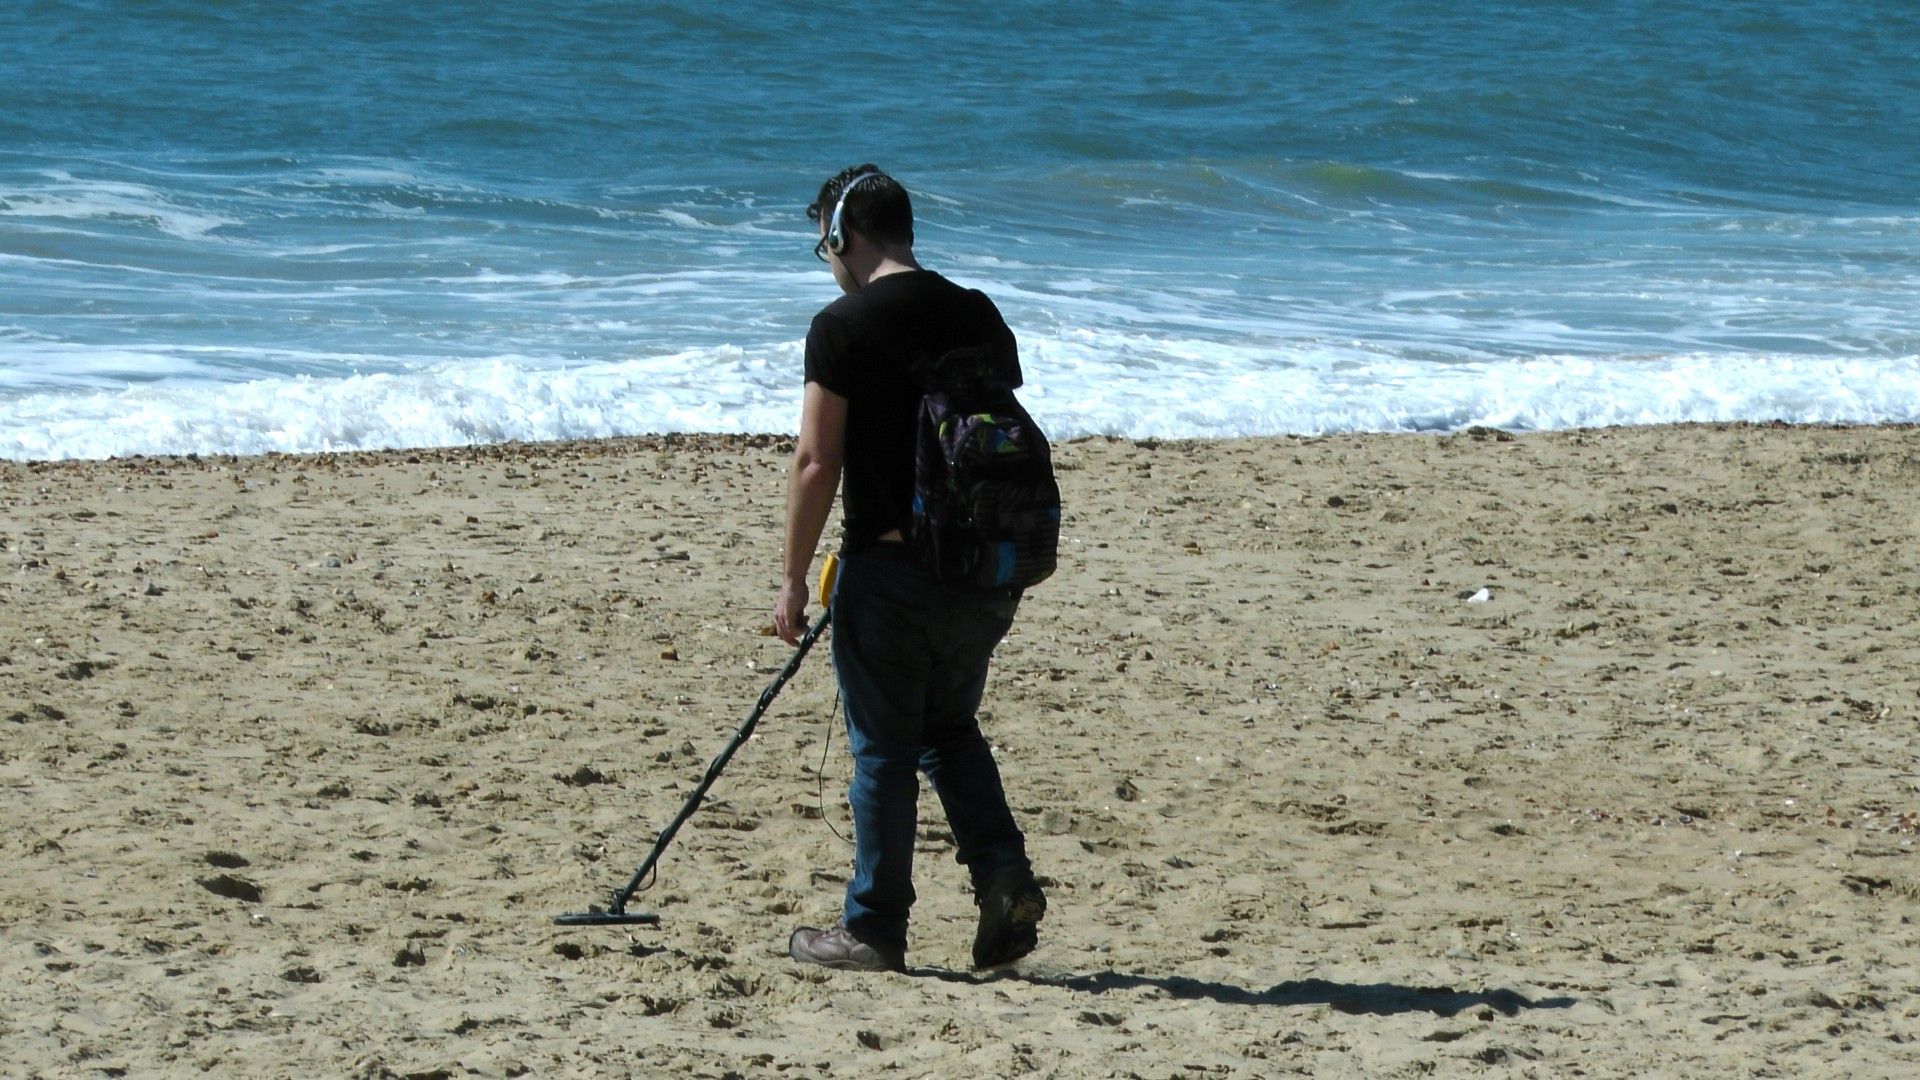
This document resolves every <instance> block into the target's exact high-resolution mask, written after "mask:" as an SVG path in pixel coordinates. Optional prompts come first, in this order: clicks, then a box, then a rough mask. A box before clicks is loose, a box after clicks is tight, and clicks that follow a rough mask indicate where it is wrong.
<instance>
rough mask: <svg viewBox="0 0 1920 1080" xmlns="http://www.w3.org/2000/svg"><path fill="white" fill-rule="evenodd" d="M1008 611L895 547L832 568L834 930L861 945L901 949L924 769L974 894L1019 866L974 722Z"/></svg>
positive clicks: (1009, 605)
mask: <svg viewBox="0 0 1920 1080" xmlns="http://www.w3.org/2000/svg"><path fill="white" fill-rule="evenodd" d="M1019 604H1020V599H1019V597H1018V596H1017V595H1014V594H1009V593H987V594H982V593H972V592H965V591H961V590H957V589H953V588H950V587H948V586H945V585H942V584H941V583H940V582H939V581H937V580H935V579H934V577H933V575H932V574H931V573H930V572H929V571H928V570H927V569H926V568H925V567H924V566H923V565H922V564H921V562H920V560H919V558H918V556H916V555H915V554H914V553H913V552H912V550H910V549H909V548H908V547H907V546H906V545H905V544H897V543H885V542H878V543H874V544H872V545H871V546H869V547H867V548H866V549H864V550H862V551H859V552H857V553H855V554H852V555H848V556H846V557H845V558H843V559H842V560H841V565H840V576H839V581H838V583H837V584H836V586H835V589H834V599H833V639H832V640H833V666H834V671H835V672H836V673H837V674H838V676H839V680H840V694H841V698H842V700H843V701H844V702H845V710H846V719H847V743H848V746H849V747H850V749H851V750H852V753H853V782H852V784H851V785H850V787H849V788H848V792H847V798H848V802H849V803H850V804H851V805H852V808H853V837H854V844H853V847H854V854H853V879H852V880H851V881H849V882H848V883H847V900H846V923H847V929H848V930H850V931H852V932H853V935H854V936H855V937H856V938H859V939H860V940H862V941H865V942H867V943H869V944H873V945H884V946H887V947H889V948H894V949H899V950H902V951H904V950H905V949H906V942H907V913H908V911H909V910H910V909H911V908H912V907H913V901H914V892H913V845H914V835H915V831H916V829H917V828H918V825H919V823H918V820H917V817H918V810H919V798H920V777H919V774H920V773H922V772H924V773H926V774H927V779H928V780H929V781H930V782H931V783H932V784H933V789H934V792H935V793H936V794H938V795H939V797H940V805H941V807H942V809H944V810H945V811H946V815H947V824H948V826H949V827H950V828H951V829H952V830H953V839H954V845H955V847H956V849H957V850H956V851H955V858H956V859H957V860H958V861H959V862H960V863H961V865H963V866H965V867H966V868H967V871H968V873H969V874H971V875H972V878H973V886H974V890H975V892H976V893H978V892H979V891H980V890H983V889H985V888H986V885H987V883H988V882H989V881H991V880H992V879H993V877H994V876H995V875H996V874H998V873H1000V872H1001V871H1003V870H1010V869H1019V870H1029V869H1031V866H1030V864H1029V863H1028V861H1027V851H1026V839H1025V837H1023V836H1022V835H1021V833H1020V828H1019V826H1017V825H1015V824H1014V821H1013V812H1012V811H1011V810H1009V809H1008V807H1007V796H1006V792H1005V791H1004V790H1003V789H1002V788H1001V786H1000V769H999V767H998V766H996V765H995V764H994V761H993V752H992V751H991V750H989V749H988V748H987V741H986V739H985V738H983V737H982V736H981V734H980V725H979V722H978V721H977V720H976V718H975V716H974V712H975V710H977V709H978V708H979V707H980V695H981V693H982V691H984V690H985V688H986V685H987V661H988V659H989V658H991V656H992V655H993V648H994V646H995V645H998V644H999V643H1000V639H1001V638H1003V637H1005V636H1006V633H1007V629H1008V627H1010V626H1012V625H1013V614H1014V610H1015V609H1016V608H1017V607H1019Z"/></svg>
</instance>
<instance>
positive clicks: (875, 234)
mask: <svg viewBox="0 0 1920 1080" xmlns="http://www.w3.org/2000/svg"><path fill="white" fill-rule="evenodd" d="M861 173H873V174H874V178H873V179H871V180H862V181H861V182H860V186H859V187H856V188H854V189H853V194H851V195H849V196H847V208H846V209H845V210H842V211H841V212H840V227H841V228H842V229H845V230H849V231H852V232H857V233H859V234H860V235H861V236H865V237H867V238H869V239H872V240H878V241H880V242H881V243H885V244H912V243H913V201H912V200H911V199H909V198H907V189H906V188H903V187H901V186H900V181H898V180H895V179H894V178H893V177H891V176H888V175H887V174H886V173H883V172H881V171H880V166H878V165H874V164H871V163H869V164H865V165H854V166H852V167H850V168H846V169H842V170H840V171H839V172H838V173H837V174H835V175H834V176H833V178H832V179H830V180H828V181H827V182H826V183H824V184H821V185H820V194H818V195H816V196H814V200H813V203H812V205H810V206H808V207H807V220H808V221H811V222H814V223H815V224H818V223H820V222H822V221H828V220H831V219H832V217H833V208H834V206H835V205H836V204H837V203H839V201H840V193H841V192H843V191H845V190H847V184H848V182H849V181H851V180H852V179H853V178H854V177H856V176H859V175H860V174H861Z"/></svg>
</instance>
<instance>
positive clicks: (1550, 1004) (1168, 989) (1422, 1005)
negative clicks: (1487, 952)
mask: <svg viewBox="0 0 1920 1080" xmlns="http://www.w3.org/2000/svg"><path fill="white" fill-rule="evenodd" d="M913 974H917V975H926V976H931V977H933V978H937V979H943V980H946V981H948V982H967V983H989V982H999V981H1003V980H1009V981H1018V982H1025V983H1031V984H1033V985H1035V986H1051V987H1056V988H1058V989H1062V990H1075V991H1079V992H1080V993H1084V994H1105V993H1107V992H1109V991H1113V990H1141V989H1155V990H1161V991H1164V992H1165V993H1166V994H1168V995H1169V996H1172V997H1176V998H1184V999H1189V1000H1206V1001H1217V1002H1220V1003H1221V1004H1223V1005H1272V1006H1281V1007H1285V1006H1290V1005H1325V1006H1328V1007H1329V1008H1333V1009H1337V1010H1339V1011H1340V1012H1343V1013H1359V1014H1371V1015H1374V1016H1392V1015H1395V1014H1398V1013H1409V1012H1425V1013H1432V1014H1434V1015H1436V1016H1453V1015H1455V1014H1456V1013H1461V1012H1465V1011H1466V1010H1468V1009H1474V1008H1479V1007H1482V1006H1484V1007H1486V1008H1489V1009H1494V1010H1496V1011H1498V1012H1500V1013H1503V1014H1505V1015H1507V1016H1515V1015H1518V1014H1519V1013H1520V1012H1522V1011H1524V1010H1527V1009H1567V1008H1571V1007H1573V1005H1574V1004H1575V1002H1576V999H1574V998H1570V997H1551V998H1540V999H1538V1000H1535V999H1533V998H1529V997H1526V996H1525V995H1522V994H1520V993H1517V992H1515V991H1512V990H1455V989H1452V988H1451V987H1444V986H1399V985H1396V984H1394V983H1371V984H1357V983H1339V982H1329V981H1328V980H1326V979H1299V980H1294V981H1290V982H1283V983H1276V984H1274V985H1273V986H1269V987H1268V988H1266V989H1265V990H1249V989H1247V988H1246V987H1243V986H1233V985H1231V984H1229V983H1217V982H1206V981H1204V980H1201V979H1189V978H1186V977H1184V976H1180V975H1167V976H1158V975H1129V974H1127V973H1125V972H1119V971H1103V972H1100V973H1099V974H1097V975H1037V974H1027V973H1022V972H996V973H990V974H986V975H973V974H968V973H964V972H958V971H947V970H943V969H938V968H919V969H917V970H915V971H914V972H913Z"/></svg>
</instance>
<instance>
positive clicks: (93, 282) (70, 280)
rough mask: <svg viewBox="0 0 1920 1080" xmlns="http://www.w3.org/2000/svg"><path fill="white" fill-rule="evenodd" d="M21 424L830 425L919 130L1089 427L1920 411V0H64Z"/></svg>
mask: <svg viewBox="0 0 1920 1080" xmlns="http://www.w3.org/2000/svg"><path fill="white" fill-rule="evenodd" d="M6 36H7V38H8V41H7V44H6V48H5V49H4V50H0V457H8V458H26V459H36V458H66V457H105V456H112V455H124V454H135V453H160V452H258V451H266V450H288V451H297V450H327V449H349V448H370V447H395V446H421V445H444V444H459V443H469V442H490V441H500V440H508V439H522V440H533V439H549V438H565V437H583V436H601V435H617V434H633V433H642V432H661V431H730V432H731V431H791V430H792V429H793V427H794V425H795V422H796V420H797V417H798V410H799V399H800V388H799V381H800V352H801V339H802V337H803V335H804V333H805V330H806V326H807V322H808V320H809V318H810V317H811V316H812V314H813V312H814V311H815V310H817V309H818V308H819V307H820V306H821V305H822V304H824V303H826V302H827V301H828V300H830V299H832V297H833V295H835V293H834V286H833V284H832V282H831V279H830V278H829V277H828V275H827V273H826V271H825V269H824V268H823V267H822V266H821V265H820V264H819V263H817V262H815V261H814V259H813V258H812V256H811V255H810V253H809V249H810V247H811V245H812V242H813V239H814V237H813V235H812V233H811V230H810V226H809V225H808V223H807V222H806V220H805V219H804V217H803V216H802V214H801V212H800V208H801V207H802V206H803V205H804V204H805V203H806V202H807V201H808V200H809V199H810V198H811V196H812V193H813V191H814V189H815V188H816V187H817V186H818V184H819V182H820V180H821V179H822V178H823V177H824V176H826V175H828V174H830V173H832V172H834V171H836V170H838V169H839V168H841V167H842V166H845V165H848V164H852V163H855V162H860V161H869V160H870V161H875V162H878V163H880V164H881V165H883V166H884V167H886V168H887V169H889V170H890V171H892V172H893V173H895V174H896V175H897V176H898V177H900V178H901V180H902V181H903V182H905V183H906V184H907V185H908V187H909V188H910V189H911V190H912V191H913V192H914V194H915V198H916V209H917V212H918V215H919V237H920V243H919V249H920V253H921V255H922V257H923V260H924V261H925V262H927V263H928V264H929V265H930V266H933V267H935V268H937V269H941V270H943V271H945V272H947V273H948V274H949V276H952V277H954V278H955V279H957V280H960V281H963V282H966V283H968V284H972V285H977V286H979V287H982V288H984V289H986V290H988V291H989V292H990V293H991V294H992V295H993V296H994V297H995V298H996V300H998V301H999V302H1000V304H1001V307H1002V309H1003V310H1004V311H1005V312H1006V314H1007V316H1008V318H1009V321H1010V322H1011V323H1012V324H1013V325H1014V327H1015V330H1016V332H1017V333H1018V334H1019V335H1020V338H1021V343H1022V350H1023V361H1024V363H1025V366H1026V368H1027V370H1028V373H1029V376H1030V381H1031V386H1030V388H1029V390H1028V391H1027V392H1026V393H1025V394H1024V395H1023V397H1025V398H1026V399H1027V400H1028V402H1029V404H1030V406H1031V407H1032V409H1033V411H1034V412H1035V413H1036V414H1037V415H1039V416H1040V417H1041V418H1042V420H1043V422H1045V423H1046V424H1047V426H1048V427H1049V429H1050V430H1052V431H1054V432H1055V433H1056V434H1059V435H1073V434H1092V433H1106V434H1121V435H1130V436H1160V437H1168V436H1175V437H1177V436H1211V435H1240V434H1278V433H1303V434H1305V433H1323V432H1333V431H1402V430H1447V429H1452V428H1457V427H1461V426H1465V425H1470V424H1493V425H1500V426H1504V427H1511V428H1535V429H1539V428H1556V427H1568V426H1583V425H1597V424H1638V423H1654V422H1665V421H1684V420H1733V419H1747V420H1768V419H1776V418H1778V419H1786V420H1792V421H1839V422H1862V423H1864V422H1882V421H1902V422H1912V421H1920V315H1916V311H1917V310H1920V188H1916V186H1915V184H1914V182H1913V177H1915V176H1916V175H1920V5H1915V4H1914V3H1912V0H1847V2H1838V0H1803V2H1800V3H1795V4H1781V3H1777V2H1773V0H1767V2H1761V0H1723V2H1719V3H1715V4H1710V5H1709V4H1674V3H1670V2H1669V3H1658V2H1653V0H1597V2H1595V3H1592V4H1580V5H1574V4H1567V3H1564V2H1560V0H1486V2H1482V3H1478V4H1472V5H1463V4H1456V3H1449V2H1442V0H1374V2H1371V3H1365V4H1362V3H1357V2H1354V3H1348V2H1343V0H1293V2H1274V3H1246V2H1240V0H1182V2H1175V0H1058V2H1052V3H1019V2H1015V3H1009V4H1004V5H998V6H992V7H981V8H979V9H978V10H973V9H962V8H959V7H956V6H955V5H950V4H938V3H931V2H926V0H899V2H895V3H885V4H882V3H870V2H865V0H860V2H852V3H847V4H842V5H834V6H830V7H821V6H819V5H811V6H802V5H792V4H782V3H773V2H769V0H742V2H737V3H733V4H727V5H714V4H706V3H694V2H684V3H683V2H654V3H647V2H630V0H622V2H614V0H581V2H565V0H562V2H560V3H544V4H534V3H529V2H526V0H488V2H480V0H442V2H439V3H434V4H414V5H394V4H388V3H381V2H375V0H302V2H300V3H291V2H285V0H247V2H238V0H234V2H222V0H141V2H135V0H22V2H20V3H17V4H13V5H10V8H9V16H8V20H7V25H6Z"/></svg>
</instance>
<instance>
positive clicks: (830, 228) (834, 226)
mask: <svg viewBox="0 0 1920 1080" xmlns="http://www.w3.org/2000/svg"><path fill="white" fill-rule="evenodd" d="M879 175H880V174H879V173H876V172H864V173H861V174H860V175H859V176H856V177H854V178H853V179H851V180H849V181H847V186H846V187H843V188H841V189H840V198H839V199H838V200H837V201H835V202H834V204H833V220H831V221H829V222H828V223H827V250H828V251H831V252H833V253H834V254H835V255H844V254H846V251H847V234H846V230H844V229H843V228H841V225H840V215H842V214H844V213H846V212H847V196H849V195H851V194H853V189H854V188H857V187H859V186H860V182H861V181H863V180H870V179H872V178H874V177H876V176H879Z"/></svg>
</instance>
